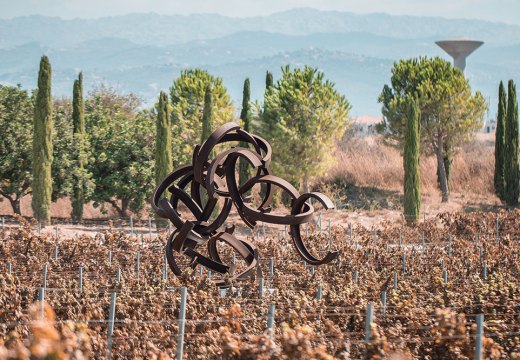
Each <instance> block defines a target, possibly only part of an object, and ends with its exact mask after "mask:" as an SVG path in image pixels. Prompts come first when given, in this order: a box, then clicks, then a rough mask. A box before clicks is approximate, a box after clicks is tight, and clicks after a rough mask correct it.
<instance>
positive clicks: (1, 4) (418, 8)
mask: <svg viewBox="0 0 520 360" xmlns="http://www.w3.org/2000/svg"><path fill="white" fill-rule="evenodd" d="M298 7H312V8H317V9H323V10H339V11H351V12H355V13H372V12H385V13H389V14H398V15H422V16H442V17H450V18H453V17H456V18H476V19H485V20H491V21H501V22H506V23H511V24H516V25H520V16H519V14H520V0H0V17H2V18H12V17H16V16H23V15H32V14H40V15H48V16H59V17H62V18H67V19H70V18H75V17H82V18H86V17H88V18H93V17H102V16H111V15H122V14H127V13H131V12H139V13H141V12H156V13H159V14H191V13H219V14H223V15H229V16H240V17H243V16H255V15H267V14H270V13H273V12H278V11H283V10H288V9H292V8H298Z"/></svg>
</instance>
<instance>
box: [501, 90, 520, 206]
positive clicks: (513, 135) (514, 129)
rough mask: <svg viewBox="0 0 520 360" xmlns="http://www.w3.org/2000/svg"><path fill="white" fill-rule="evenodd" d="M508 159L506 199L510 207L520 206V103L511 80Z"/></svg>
mask: <svg viewBox="0 0 520 360" xmlns="http://www.w3.org/2000/svg"><path fill="white" fill-rule="evenodd" d="M505 150H506V157H505V163H504V174H505V180H506V192H505V196H504V199H505V201H506V204H507V205H509V206H515V205H517V204H518V196H519V193H520V188H519V187H520V184H519V183H518V181H519V173H518V171H519V168H518V103H517V102H516V86H515V84H514V82H513V80H509V83H508V86H507V115H506V148H505Z"/></svg>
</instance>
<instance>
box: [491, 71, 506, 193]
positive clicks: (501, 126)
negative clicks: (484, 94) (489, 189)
mask: <svg viewBox="0 0 520 360" xmlns="http://www.w3.org/2000/svg"><path fill="white" fill-rule="evenodd" d="M506 112H507V101H506V90H505V89H504V83H503V82H502V81H500V86H499V87H498V112H497V126H496V130H495V173H494V177H493V184H494V186H495V193H496V195H497V196H498V197H499V198H500V199H503V198H504V191H505V179H504V159H505V156H506V154H505V146H506V145H505V142H506V139H505V124H506Z"/></svg>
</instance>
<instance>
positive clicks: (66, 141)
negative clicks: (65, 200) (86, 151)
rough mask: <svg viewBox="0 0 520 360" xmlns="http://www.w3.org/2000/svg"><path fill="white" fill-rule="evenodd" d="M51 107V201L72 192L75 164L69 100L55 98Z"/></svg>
mask: <svg viewBox="0 0 520 360" xmlns="http://www.w3.org/2000/svg"><path fill="white" fill-rule="evenodd" d="M52 108H53V109H52V110H53V111H52V122H53V132H52V144H53V156H52V157H53V161H52V165H51V174H52V201H56V200H58V199H59V198H62V197H65V196H68V195H70V194H71V193H72V190H73V185H74V173H75V171H76V164H75V162H74V158H75V151H74V134H73V124H72V121H71V119H72V107H71V104H70V101H69V100H67V99H61V100H55V101H53V107H52Z"/></svg>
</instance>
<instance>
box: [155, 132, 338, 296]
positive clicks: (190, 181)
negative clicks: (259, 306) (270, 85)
mask: <svg viewBox="0 0 520 360" xmlns="http://www.w3.org/2000/svg"><path fill="white" fill-rule="evenodd" d="M237 141H238V142H240V144H241V145H242V144H246V145H247V146H248V147H247V148H246V147H241V146H234V147H231V148H229V149H227V150H224V151H222V152H220V153H218V154H217V155H215V156H212V154H213V153H214V152H215V147H216V146H217V145H219V144H223V143H229V142H237ZM271 154H272V150H271V146H270V145H269V143H268V142H267V141H265V140H264V139H262V138H261V137H259V136H257V135H254V134H250V133H248V132H246V131H244V130H242V129H241V128H240V126H238V125H237V124H235V123H232V122H230V123H226V124H224V125H222V126H221V127H219V128H218V129H217V130H215V132H213V133H212V134H211V135H210V137H209V138H208V139H207V140H206V141H205V142H204V143H203V144H202V146H196V147H195V150H194V152H193V162H192V164H191V165H185V166H181V167H179V168H177V169H176V170H174V171H173V172H172V173H170V174H169V175H167V176H166V177H165V178H164V179H163V180H162V181H161V183H159V184H158V185H157V187H156V188H155V190H154V193H153V195H152V199H151V203H152V208H153V210H154V211H155V212H156V213H157V215H158V216H160V217H162V218H165V219H168V220H170V221H171V222H172V224H173V226H174V227H175V231H173V232H172V233H171V234H170V236H169V238H168V242H167V244H166V259H167V261H168V265H169V266H170V268H171V270H172V271H173V273H174V274H175V275H177V276H181V275H182V272H181V270H180V268H179V266H178V265H177V262H176V261H175V257H174V251H175V252H178V253H181V254H184V255H186V256H187V257H189V258H190V259H191V262H190V266H191V267H192V268H195V267H196V266H197V265H202V266H204V267H206V268H208V269H211V270H213V271H216V272H218V273H221V274H228V278H227V280H218V281H217V285H218V286H220V287H226V286H229V285H230V284H231V283H232V281H233V280H242V279H246V278H248V277H249V276H250V275H251V273H252V272H253V270H255V269H256V268H258V250H257V247H256V246H255V245H254V244H253V243H251V242H250V241H248V240H245V239H237V238H236V237H235V236H234V235H233V232H234V227H226V228H225V230H223V231H222V230H220V229H221V228H222V227H223V225H224V223H225V221H226V219H227V217H228V216H229V213H230V211H231V208H232V206H234V207H235V208H236V210H237V212H238V214H239V216H240V217H241V218H242V220H243V221H244V223H245V224H246V225H247V226H248V227H250V228H253V227H254V226H255V225H256V223H257V222H258V221H262V222H266V223H271V224H279V225H289V226H290V235H291V238H292V240H293V243H294V246H295V247H296V250H297V251H298V253H299V255H300V256H301V257H302V258H303V260H304V261H306V262H307V263H309V264H311V265H322V264H327V263H329V262H331V261H332V260H334V259H335V258H336V257H337V255H338V252H330V251H329V252H328V253H327V254H326V255H325V257H324V258H322V259H318V258H316V257H314V256H313V255H312V254H311V253H310V252H309V250H308V249H307V248H306V246H305V244H304V242H303V239H302V236H301V232H300V226H301V225H302V224H305V223H307V222H309V221H311V220H312V218H313V215H314V208H313V207H312V205H311V204H310V203H309V201H308V200H310V199H311V198H312V199H315V200H317V201H319V202H320V203H321V204H322V205H323V207H324V208H325V209H332V208H334V205H333V204H332V202H331V201H330V200H329V198H327V197H326V196H325V195H323V194H321V193H317V192H311V193H306V194H300V193H299V192H298V191H297V190H296V189H295V188H294V186H292V185H291V184H290V183H289V182H287V181H286V180H284V179H281V178H279V177H277V176H274V175H272V174H271V172H270V170H269V163H270V161H271ZM210 157H211V159H210ZM240 158H242V159H244V160H245V161H247V162H248V163H249V164H250V165H251V166H252V167H253V168H255V169H256V173H255V175H254V176H252V177H251V178H250V179H249V180H247V181H246V182H245V183H244V184H243V185H241V186H239V184H238V183H237V179H236V174H235V173H236V163H237V161H238V160H239V159H240ZM256 184H260V185H263V186H264V190H265V191H263V196H262V200H261V202H260V205H259V206H257V207H254V206H252V205H251V203H250V201H249V197H248V196H246V194H247V193H248V192H249V191H250V190H251V189H252V188H253V186H254V185H256ZM274 187H279V188H281V189H282V190H283V191H284V192H285V193H286V194H287V195H288V196H289V197H290V198H291V213H290V214H287V215H280V214H272V213H271V204H272V201H273V195H274ZM201 188H202V189H203V190H202V191H204V192H205V194H206V196H205V197H206V199H205V201H203V199H202V195H201ZM188 189H189V193H188ZM167 191H168V192H169V193H170V196H169V197H167V193H166V192H167ZM204 192H203V193H204ZM219 198H221V199H224V204H223V206H222V207H221V208H220V213H219V214H218V215H217V216H216V217H214V219H213V220H211V221H210V217H211V215H212V214H213V212H214V210H215V209H216V205H217V202H218V200H219ZM179 202H182V203H183V204H184V205H185V206H186V208H187V209H188V210H189V211H190V212H191V213H192V215H193V217H194V219H195V220H188V219H183V218H182V217H181V215H180V213H179V211H178V205H179ZM218 241H220V242H223V243H225V244H227V245H229V246H231V247H232V248H233V250H234V251H235V252H236V253H238V254H239V255H240V256H241V257H242V258H243V259H244V261H245V262H246V264H247V267H246V268H245V270H243V271H241V272H239V273H235V265H234V264H231V265H226V264H224V263H223V261H222V260H221V258H220V256H219V254H218V250H217V242H218ZM204 244H206V245H207V248H208V255H209V256H205V255H202V254H201V253H200V252H199V251H197V248H198V247H200V246H202V245H204Z"/></svg>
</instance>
